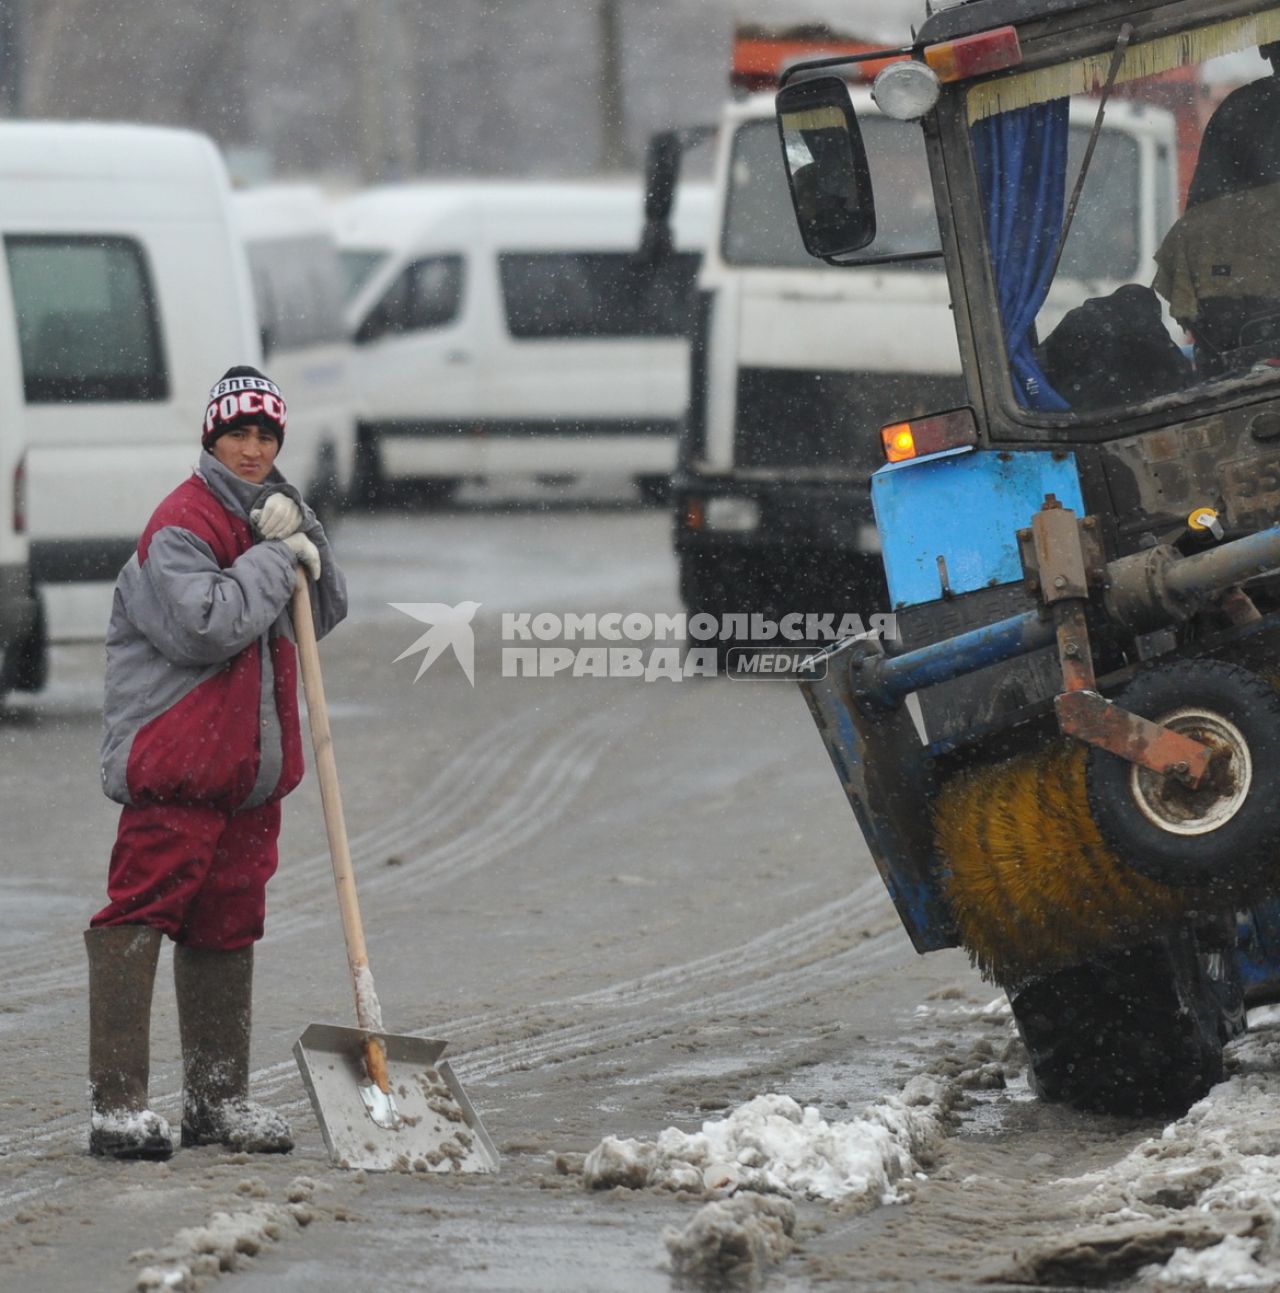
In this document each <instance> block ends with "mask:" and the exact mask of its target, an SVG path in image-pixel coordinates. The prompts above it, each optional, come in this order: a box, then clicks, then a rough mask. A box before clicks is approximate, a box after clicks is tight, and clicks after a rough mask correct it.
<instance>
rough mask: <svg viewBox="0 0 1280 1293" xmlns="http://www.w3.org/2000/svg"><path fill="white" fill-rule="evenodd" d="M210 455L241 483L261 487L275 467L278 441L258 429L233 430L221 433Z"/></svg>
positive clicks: (251, 427) (242, 428)
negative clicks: (246, 482)
mask: <svg viewBox="0 0 1280 1293" xmlns="http://www.w3.org/2000/svg"><path fill="white" fill-rule="evenodd" d="M209 452H210V453H211V454H213V456H214V457H215V458H216V459H217V460H218V461H219V462H220V463H221V464H222V465H223V466H224V467H226V468H227V470H228V471H233V472H235V474H236V475H237V476H239V477H240V479H241V480H247V481H250V482H251V483H252V484H254V485H261V484H262V482H263V481H264V480H266V478H267V476H268V474H269V473H270V471H271V468H272V467H273V466H274V465H275V461H276V454H278V453H279V452H280V441H279V440H277V439H276V438H275V436H274V435H272V433H271V432H270V431H267V430H264V429H263V428H262V427H260V426H256V425H254V426H245V427H236V428H235V429H234V430H231V431H224V432H223V433H222V434H221V435H220V436H219V437H218V438H217V439H216V440H215V441H214V442H213V448H212V449H210V450H209Z"/></svg>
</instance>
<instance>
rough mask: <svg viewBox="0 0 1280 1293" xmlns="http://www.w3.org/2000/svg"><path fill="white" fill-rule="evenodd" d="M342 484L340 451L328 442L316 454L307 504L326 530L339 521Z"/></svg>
mask: <svg viewBox="0 0 1280 1293" xmlns="http://www.w3.org/2000/svg"><path fill="white" fill-rule="evenodd" d="M343 501H344V500H343V497H342V484H341V482H340V481H339V480H338V451H337V450H336V449H335V448H334V446H333V442H332V441H329V440H326V441H325V443H324V444H322V445H321V446H320V448H319V451H318V452H317V453H316V468H315V472H314V473H313V474H312V477H311V484H310V485H308V487H307V502H308V503H310V505H311V510H312V511H313V512H315V514H316V515H317V516H318V517H319V518H320V522H321V524H322V525H324V526H325V528H326V529H328V528H330V527H331V526H332V525H333V523H334V522H335V521H336V520H337V517H338V513H339V512H340V511H341V510H342V504H343Z"/></svg>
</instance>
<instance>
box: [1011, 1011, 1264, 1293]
mask: <svg viewBox="0 0 1280 1293" xmlns="http://www.w3.org/2000/svg"><path fill="white" fill-rule="evenodd" d="M1250 1024H1251V1025H1252V1026H1253V1027H1254V1028H1255V1030H1256V1031H1255V1032H1254V1033H1252V1034H1251V1035H1247V1036H1246V1037H1244V1038H1243V1039H1241V1041H1239V1042H1237V1043H1236V1044H1235V1045H1234V1046H1233V1047H1232V1048H1231V1051H1230V1053H1229V1054H1230V1063H1231V1066H1232V1068H1233V1069H1234V1070H1235V1071H1234V1073H1233V1075H1232V1076H1231V1077H1230V1078H1228V1079H1227V1081H1225V1082H1222V1083H1220V1084H1219V1085H1218V1086H1216V1087H1214V1088H1213V1090H1212V1091H1210V1093H1209V1094H1208V1095H1207V1096H1206V1097H1205V1098H1204V1099H1203V1100H1201V1101H1200V1102H1199V1103H1198V1104H1196V1105H1194V1106H1193V1107H1192V1108H1191V1109H1190V1111H1189V1112H1188V1113H1187V1114H1186V1116H1185V1117H1183V1118H1181V1119H1179V1120H1178V1121H1177V1122H1174V1123H1170V1124H1169V1126H1167V1127H1165V1128H1164V1130H1163V1132H1162V1133H1161V1134H1160V1135H1159V1136H1157V1137H1153V1138H1151V1139H1149V1140H1146V1141H1144V1142H1143V1143H1142V1144H1141V1145H1139V1146H1137V1147H1136V1148H1135V1149H1134V1150H1132V1151H1131V1152H1130V1153H1129V1154H1128V1155H1126V1156H1125V1157H1124V1158H1123V1159H1121V1160H1120V1161H1119V1162H1118V1163H1116V1164H1115V1165H1114V1166H1113V1167H1111V1168H1108V1169H1107V1170H1106V1171H1105V1172H1101V1173H1098V1174H1096V1177H1095V1178H1093V1179H1094V1180H1095V1181H1096V1184H1095V1185H1094V1188H1093V1190H1092V1192H1091V1193H1090V1194H1089V1195H1088V1196H1087V1198H1086V1199H1085V1201H1084V1204H1083V1207H1082V1211H1083V1212H1084V1216H1085V1218H1086V1220H1085V1224H1084V1225H1082V1226H1081V1228H1079V1229H1078V1230H1076V1231H1073V1232H1071V1233H1068V1234H1067V1235H1066V1236H1064V1237H1063V1238H1062V1239H1061V1240H1059V1241H1057V1242H1055V1243H1054V1244H1051V1245H1044V1246H1042V1247H1041V1248H1040V1249H1038V1250H1037V1251H1035V1252H1033V1253H1031V1254H1029V1255H1028V1256H1027V1258H1026V1260H1025V1263H1024V1264H1023V1266H1022V1268H1021V1269H1020V1270H1019V1271H1018V1272H1017V1274H1018V1275H1019V1277H1020V1278H1021V1279H1023V1280H1025V1281H1026V1282H1034V1281H1036V1280H1039V1281H1040V1282H1043V1283H1058V1282H1063V1281H1064V1279H1065V1282H1073V1281H1074V1282H1079V1283H1086V1282H1090V1283H1100V1282H1106V1281H1108V1280H1111V1281H1114V1280H1115V1279H1118V1278H1124V1277H1125V1276H1126V1274H1127V1273H1134V1274H1138V1275H1139V1276H1140V1278H1141V1280H1142V1282H1143V1283H1142V1287H1144V1288H1159V1289H1178V1290H1187V1291H1194V1293H1207V1291H1208V1290H1220V1289H1263V1288H1265V1289H1280V1012H1276V1011H1274V1010H1268V1011H1265V1012H1264V1011H1251V1012H1250ZM1143 1254H1145V1256H1144V1257H1143V1260H1142V1261H1141V1262H1138V1261H1136V1260H1135V1259H1136V1258H1137V1257H1138V1256H1139V1255H1143ZM1067 1277H1071V1278H1067Z"/></svg>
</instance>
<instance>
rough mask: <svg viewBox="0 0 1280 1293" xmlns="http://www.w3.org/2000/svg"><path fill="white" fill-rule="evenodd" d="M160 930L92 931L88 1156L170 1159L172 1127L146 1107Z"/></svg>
mask: <svg viewBox="0 0 1280 1293" xmlns="http://www.w3.org/2000/svg"><path fill="white" fill-rule="evenodd" d="M161 937H162V935H161V933H160V931H159V930H158V929H151V928H149V927H148V926H146V925H109V926H106V927H104V928H102V929H87V930H85V933H84V944H85V948H86V949H87V951H88V953H89V1106H90V1115H89V1152H90V1153H91V1154H101V1155H102V1156H103V1157H105V1158H168V1157H169V1155H170V1154H172V1153H173V1136H172V1135H171V1133H170V1131H169V1124H168V1123H167V1122H166V1121H165V1120H164V1119H163V1118H162V1117H161V1116H160V1115H159V1114H158V1113H153V1112H152V1111H151V1110H150V1109H148V1108H147V1081H148V1078H149V1076H150V1068H151V990H152V988H153V986H154V985H155V979H156V961H157V959H158V958H159V955H160V939H161Z"/></svg>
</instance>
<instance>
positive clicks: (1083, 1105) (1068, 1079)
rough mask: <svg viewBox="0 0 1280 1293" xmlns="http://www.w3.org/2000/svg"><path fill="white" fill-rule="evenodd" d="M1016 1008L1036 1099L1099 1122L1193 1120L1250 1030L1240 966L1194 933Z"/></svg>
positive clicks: (1073, 974) (1067, 974) (1119, 959)
mask: <svg viewBox="0 0 1280 1293" xmlns="http://www.w3.org/2000/svg"><path fill="white" fill-rule="evenodd" d="M1009 1004H1010V1006H1011V1007H1012V1010H1013V1017H1014V1021H1015V1022H1016V1024H1017V1026H1018V1033H1019V1035H1020V1036H1021V1038H1022V1041H1023V1044H1024V1045H1025V1046H1026V1048H1027V1057H1028V1061H1029V1073H1028V1077H1029V1080H1030V1084H1031V1088H1032V1090H1033V1091H1034V1092H1035V1093H1036V1095H1038V1096H1039V1097H1040V1098H1041V1099H1042V1100H1050V1101H1061V1102H1063V1103H1066V1104H1070V1105H1073V1106H1075V1107H1076V1108H1078V1109H1084V1110H1087V1111H1089V1112H1093V1113H1110V1114H1126V1115H1135V1114H1158V1115H1161V1116H1168V1115H1172V1114H1181V1113H1184V1112H1185V1111H1186V1110H1187V1108H1188V1107H1189V1106H1190V1105H1191V1104H1193V1103H1194V1102H1195V1101H1196V1100H1198V1099H1200V1097H1201V1096H1203V1095H1204V1094H1205V1093H1206V1092H1207V1091H1208V1090H1209V1088H1210V1087H1211V1086H1213V1085H1214V1084H1215V1083H1216V1082H1220V1081H1221V1080H1222V1076H1223V1065H1222V1047H1223V1043H1224V1042H1225V1041H1227V1040H1228V1039H1230V1038H1231V1037H1234V1036H1235V1035H1236V1034H1237V1033H1239V1032H1240V1031H1242V1030H1243V1027H1244V1023H1243V997H1242V993H1241V990H1240V980H1239V973H1238V971H1237V970H1236V967H1235V961H1234V958H1233V957H1232V956H1231V955H1230V953H1229V952H1228V953H1222V952H1211V953H1207V954H1206V953H1205V952H1204V951H1202V950H1201V949H1200V948H1199V946H1198V945H1197V943H1196V939H1195V937H1194V935H1193V934H1192V933H1191V932H1190V931H1189V930H1180V931H1178V932H1176V933H1175V934H1173V935H1171V936H1170V937H1169V938H1168V939H1166V940H1162V941H1161V942H1159V943H1151V944H1146V945H1143V946H1140V947H1132V948H1127V949H1125V950H1124V951H1122V952H1116V953H1112V954H1109V955H1108V956H1106V957H1100V958H1099V959H1097V960H1095V961H1089V962H1087V963H1085V964H1082V965H1074V966H1070V967H1068V968H1067V969H1063V970H1055V971H1053V972H1052V973H1049V974H1045V975H1040V976H1037V977H1036V978H1034V979H1032V980H1031V981H1030V982H1028V983H1026V984H1023V985H1022V986H1021V987H1019V988H1018V989H1016V990H1014V989H1010V991H1009Z"/></svg>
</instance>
